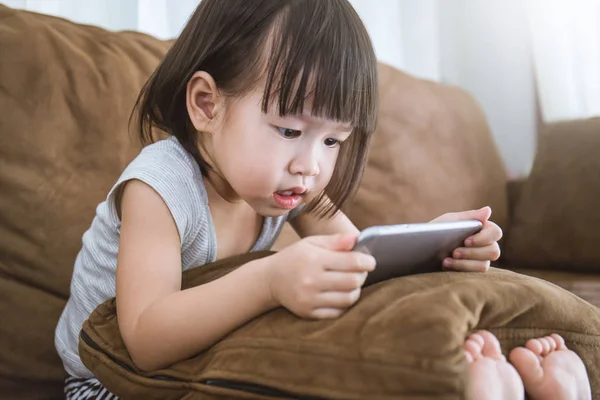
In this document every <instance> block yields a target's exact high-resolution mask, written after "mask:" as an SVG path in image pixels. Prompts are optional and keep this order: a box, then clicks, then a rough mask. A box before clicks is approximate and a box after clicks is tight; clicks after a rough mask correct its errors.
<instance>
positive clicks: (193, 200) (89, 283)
mask: <svg viewBox="0 0 600 400" xmlns="http://www.w3.org/2000/svg"><path fill="white" fill-rule="evenodd" d="M131 179H139V180H141V181H143V182H145V183H146V184H148V185H149V186H150V187H152V188H153V189H154V190H155V191H156V192H157V193H158V194H159V195H160V196H161V197H162V199H163V200H164V202H165V204H166V205H167V207H168V208H169V210H170V212H171V214H172V216H173V219H174V220H175V224H176V226H177V230H178V231H179V238H180V242H181V261H182V270H183V271H185V270H187V269H190V268H193V267H198V266H201V265H205V264H208V263H210V262H213V261H215V259H216V254H217V238H216V234H215V229H214V226H213V222H212V218H211V216H210V210H209V207H208V197H207V194H206V188H205V187H204V182H203V180H202V174H201V172H200V168H199V166H198V163H197V162H196V161H195V160H194V158H193V157H192V156H191V155H190V154H189V153H188V152H187V151H186V150H185V149H184V148H183V146H181V144H180V143H179V141H178V140H177V139H176V138H175V137H170V138H168V139H166V140H161V141H159V142H156V143H154V144H151V145H149V146H147V147H145V148H144V149H143V150H142V151H141V153H140V154H139V155H138V156H137V157H136V158H135V159H134V160H133V161H132V162H131V163H130V164H129V166H128V167H127V168H126V169H125V171H124V172H123V174H122V175H121V177H120V178H119V180H118V181H117V183H116V184H115V186H114V187H113V188H112V189H111V191H110V192H109V194H108V196H107V198H106V200H105V201H104V202H102V203H101V204H100V205H98V207H97V209H96V216H95V218H94V220H93V221H92V225H91V227H90V228H89V229H88V230H87V231H86V232H85V233H84V235H83V246H82V248H81V250H80V252H79V254H78V255H77V259H76V260H75V267H74V270H73V277H72V280H71V295H70V297H69V300H68V301H67V305H66V306H65V309H64V310H63V312H62V315H61V317H60V320H59V322H58V326H57V328H56V333H55V346H56V349H57V351H58V354H59V356H60V357H61V358H62V361H63V364H64V367H65V370H66V371H67V373H69V374H70V375H71V376H74V377H77V378H90V377H92V376H93V375H92V373H91V372H90V371H89V370H88V369H87V368H86V367H85V366H84V365H83V363H82V362H81V360H80V358H79V352H78V342H79V332H80V331H81V327H82V326H83V322H84V321H85V320H86V319H87V318H88V317H89V315H90V314H91V313H92V311H93V310H94V309H95V308H96V307H97V306H98V305H100V304H101V303H103V302H104V301H106V300H108V299H110V298H111V297H114V296H115V292H116V269H117V254H118V250H119V234H120V226H121V222H120V220H119V217H118V215H117V210H116V206H115V190H116V189H117V188H118V187H119V186H120V185H121V184H122V183H124V182H126V181H129V180H131ZM299 208H300V207H298V208H297V209H296V210H293V211H292V212H290V213H289V214H287V215H284V216H281V217H277V218H275V217H266V218H265V222H264V225H263V227H262V231H261V233H260V235H259V238H258V240H257V241H256V243H255V244H254V246H253V247H252V249H251V250H250V251H259V250H268V249H270V248H271V246H272V245H273V242H274V241H275V240H276V239H277V236H278V235H279V233H280V231H281V228H282V227H283V224H284V223H285V222H286V221H287V220H288V219H292V218H293V217H294V216H295V215H296V214H297V212H298V210H299Z"/></svg>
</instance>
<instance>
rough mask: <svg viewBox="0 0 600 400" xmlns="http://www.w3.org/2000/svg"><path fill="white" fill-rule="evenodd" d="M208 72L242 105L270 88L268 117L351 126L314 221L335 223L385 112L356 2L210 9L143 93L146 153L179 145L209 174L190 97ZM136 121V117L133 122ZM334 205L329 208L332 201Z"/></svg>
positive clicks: (225, 2)
mask: <svg viewBox="0 0 600 400" xmlns="http://www.w3.org/2000/svg"><path fill="white" fill-rule="evenodd" d="M196 71H206V72H207V73H209V74H210V75H211V76H212V77H213V79H214V80H215V82H216V84H217V87H218V88H219V90H220V91H221V92H222V93H223V94H224V95H226V96H234V97H235V96H242V95H245V94H248V93H250V92H251V91H252V90H255V89H257V85H258V84H259V83H260V82H263V81H265V80H266V86H265V88H264V96H263V103H262V110H263V112H266V111H267V109H268V107H269V101H277V102H278V106H279V107H278V109H279V113H280V114H281V115H282V116H283V115H294V114H300V113H302V112H303V111H304V101H305V100H306V99H307V98H309V97H310V98H311V100H312V110H311V113H312V114H313V115H314V116H319V117H323V118H327V119H332V120H337V121H343V122H345V123H350V124H351V126H352V127H353V132H352V134H351V135H350V137H349V139H348V140H346V141H345V142H344V143H343V144H342V146H341V148H340V153H339V156H338V160H337V164H336V166H335V169H334V172H333V176H332V178H331V180H330V182H329V184H328V185H327V187H326V188H325V190H324V193H321V194H320V195H319V196H318V197H317V199H315V201H313V202H312V203H311V204H309V205H308V207H307V208H306V211H313V210H316V213H317V214H320V215H332V214H334V213H335V212H337V211H338V210H339V209H340V208H341V207H342V206H343V205H344V203H345V202H346V201H347V200H348V199H350V198H352V196H353V195H354V194H355V192H356V190H357V188H358V185H359V183H360V179H361V177H362V173H363V170H364V166H365V163H366V158H367V148H368V144H369V139H370V136H371V133H372V132H373V131H374V130H375V125H376V119H377V110H378V92H377V90H378V87H377V62H376V58H375V54H374V51H373V47H372V44H371V40H370V38H369V36H368V34H367V31H366V29H365V27H364V25H363V23H362V22H361V20H360V18H359V16H358V14H357V13H356V12H355V10H354V9H353V8H352V6H351V5H350V4H349V3H348V1H347V0H260V1H258V0H203V1H202V2H201V3H200V4H199V6H198V7H197V9H196V10H195V12H194V14H193V15H192V16H191V18H190V20H189V22H188V23H187V25H186V26H185V28H184V29H183V31H182V33H181V35H180V36H179V38H178V39H177V40H176V41H175V42H174V44H173V46H172V47H171V48H170V50H169V51H168V52H167V54H166V56H165V58H164V59H163V60H162V62H161V64H160V65H159V66H158V68H157V69H156V71H155V72H154V73H153V74H152V76H151V77H150V79H149V80H148V82H147V83H146V84H145V85H144V87H143V88H142V90H141V92H140V94H139V97H138V99H137V102H136V105H135V108H134V114H135V113H136V112H137V125H138V129H139V134H140V138H141V140H142V144H144V145H145V144H149V143H152V142H153V141H154V136H153V129H154V128H158V129H160V130H162V131H164V132H166V133H167V134H170V135H173V136H175V137H176V138H177V139H178V140H179V142H180V143H181V144H182V146H183V147H184V148H185V149H186V150H187V151H188V152H189V153H190V154H191V155H192V156H193V157H194V158H195V159H196V161H197V162H198V164H199V165H200V169H201V171H202V173H203V174H206V173H207V171H208V169H209V168H210V167H209V165H208V164H207V163H206V161H205V160H203V159H202V157H201V156H200V152H199V150H198V147H197V136H196V135H197V133H196V132H195V130H194V129H193V126H192V124H191V121H190V119H189V116H188V115H187V109H186V87H187V83H188V81H189V79H190V78H191V77H192V75H193V74H194V73H195V72H196ZM134 114H132V117H133V116H134ZM327 199H329V200H330V201H327Z"/></svg>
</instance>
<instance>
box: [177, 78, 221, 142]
mask: <svg viewBox="0 0 600 400" xmlns="http://www.w3.org/2000/svg"><path fill="white" fill-rule="evenodd" d="M223 100H224V99H223V96H222V95H221V94H220V93H219V91H218V89H217V84H216V83H215V80H214V79H213V77H212V76H211V75H210V74H209V73H207V72H204V71H197V72H196V73H194V75H192V77H191V78H190V80H189V81H188V84H187V90H186V107H187V112H188V115H189V117H190V121H191V122H192V124H193V125H194V128H195V129H196V130H197V131H199V132H205V133H214V131H215V128H216V127H217V124H218V119H219V118H217V116H218V115H217V114H218V110H220V109H221V108H222V107H221V104H222V103H223Z"/></svg>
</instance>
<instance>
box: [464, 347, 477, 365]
mask: <svg viewBox="0 0 600 400" xmlns="http://www.w3.org/2000/svg"><path fill="white" fill-rule="evenodd" d="M463 351H464V353H465V358H466V359H467V362H468V363H469V364H471V363H473V362H475V357H473V354H471V352H470V351H468V350H463Z"/></svg>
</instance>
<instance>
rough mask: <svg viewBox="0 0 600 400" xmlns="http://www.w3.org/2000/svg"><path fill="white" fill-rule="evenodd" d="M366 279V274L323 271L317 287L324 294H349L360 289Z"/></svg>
mask: <svg viewBox="0 0 600 400" xmlns="http://www.w3.org/2000/svg"><path fill="white" fill-rule="evenodd" d="M366 279H367V273H366V272H339V271H325V273H324V274H323V275H322V278H320V279H319V286H320V288H321V290H323V291H326V292H351V291H353V290H355V289H358V288H360V287H362V285H363V283H365V280H366Z"/></svg>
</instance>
